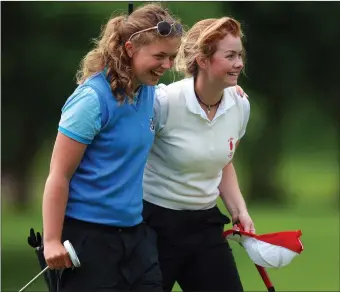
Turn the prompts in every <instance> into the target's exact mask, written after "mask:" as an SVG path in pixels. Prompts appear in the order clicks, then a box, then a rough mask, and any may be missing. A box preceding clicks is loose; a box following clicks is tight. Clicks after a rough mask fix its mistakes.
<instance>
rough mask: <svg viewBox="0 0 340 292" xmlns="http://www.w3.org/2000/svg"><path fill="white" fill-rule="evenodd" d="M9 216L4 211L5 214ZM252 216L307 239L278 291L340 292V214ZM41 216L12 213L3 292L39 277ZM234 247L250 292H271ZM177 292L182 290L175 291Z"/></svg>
mask: <svg viewBox="0 0 340 292" xmlns="http://www.w3.org/2000/svg"><path fill="white" fill-rule="evenodd" d="M306 208H307V207H306ZM311 208H312V207H311ZM31 210H32V209H31ZM316 211H317V210H316ZM7 212H8V211H7ZM7 212H6V210H4V209H3V213H5V214H6V213H7ZM251 212H252V215H253V219H254V221H255V222H256V226H257V233H259V234H260V233H269V232H276V231H283V230H291V229H296V228H300V229H301V230H302V232H303V235H302V237H301V239H302V242H303V244H304V248H305V250H304V251H303V252H302V254H301V255H300V256H298V257H297V258H295V259H294V260H293V261H292V263H291V264H290V265H289V266H287V267H284V268H282V269H279V270H273V269H269V270H268V272H269V275H270V278H271V280H272V282H273V284H274V285H275V288H276V290H277V291H339V274H340V272H339V217H338V213H335V212H334V213H329V212H321V213H320V214H319V215H318V214H317V212H315V216H310V215H307V213H306V212H302V211H301V212H299V210H294V212H292V210H288V209H282V210H279V209H275V210H274V211H272V212H270V211H269V210H268V209H261V208H251ZM299 213H300V214H301V215H300V216H299V215H298V214H299ZM309 214H311V213H309ZM39 216H40V210H36V211H35V212H33V211H31V213H30V214H22V215H21V216H18V215H17V216H10V214H9V213H8V214H6V220H3V222H2V234H3V235H4V234H5V235H6V236H3V238H2V269H1V272H2V291H18V290H19V288H21V287H22V286H23V285H24V284H26V282H28V281H29V280H30V279H31V278H33V276H35V275H36V274H37V273H38V272H39V266H38V262H37V260H36V258H35V254H34V251H33V249H32V248H30V247H29V246H28V244H27V239H26V238H27V235H28V231H29V228H30V227H35V228H37V229H39V227H40V226H41V219H40V218H39ZM228 228H229V226H228ZM316 231H317V232H316ZM231 247H232V249H233V252H234V255H235V258H236V262H237V265H238V268H239V271H240V274H241V278H242V282H243V285H244V288H245V291H266V288H265V286H264V284H263V282H262V280H261V278H260V276H259V275H258V273H257V270H256V268H255V266H254V265H253V263H252V262H251V261H250V259H249V258H248V257H247V255H246V253H245V251H244V250H243V249H242V248H241V247H240V246H239V245H237V244H235V243H231ZM19 263H20V264H19ZM27 291H46V288H45V284H44V282H43V279H39V280H37V282H36V283H34V284H33V285H32V286H31V287H30V288H29V289H28V290H27ZM173 291H181V290H180V289H179V287H178V286H175V287H174V290H173Z"/></svg>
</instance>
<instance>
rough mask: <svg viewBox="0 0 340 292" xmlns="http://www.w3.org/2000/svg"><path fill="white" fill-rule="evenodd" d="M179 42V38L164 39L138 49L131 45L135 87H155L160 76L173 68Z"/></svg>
mask: <svg viewBox="0 0 340 292" xmlns="http://www.w3.org/2000/svg"><path fill="white" fill-rule="evenodd" d="M180 42H181V40H180V38H179V37H165V38H158V39H157V40H156V41H154V42H152V43H150V44H148V45H142V46H140V47H139V48H138V49H136V48H134V47H133V45H132V46H131V48H130V49H129V52H130V53H131V57H132V72H133V76H134V83H135V84H134V85H135V87H136V86H138V85H139V84H146V85H156V84H157V83H158V81H159V79H160V78H161V76H162V75H163V74H164V73H165V72H166V71H167V70H169V69H170V68H171V67H172V66H173V63H174V59H175V57H176V55H177V51H178V48H179V46H180Z"/></svg>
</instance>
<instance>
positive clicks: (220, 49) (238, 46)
mask: <svg viewBox="0 0 340 292" xmlns="http://www.w3.org/2000/svg"><path fill="white" fill-rule="evenodd" d="M242 69H243V60H242V42H241V39H240V37H234V36H232V35H231V34H227V35H226V36H225V37H224V38H223V39H221V40H219V41H218V42H217V49H216V52H215V53H214V54H213V55H212V56H211V58H210V60H209V66H208V70H207V72H206V73H207V75H208V76H209V77H208V78H209V79H211V80H214V82H215V83H219V84H221V85H222V87H223V88H226V87H229V86H235V85H237V79H238V76H239V75H240V73H241V71H242Z"/></svg>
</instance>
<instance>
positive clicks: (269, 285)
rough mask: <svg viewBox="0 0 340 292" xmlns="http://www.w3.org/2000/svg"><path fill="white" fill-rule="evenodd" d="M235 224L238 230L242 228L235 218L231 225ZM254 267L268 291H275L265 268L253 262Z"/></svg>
mask: <svg viewBox="0 0 340 292" xmlns="http://www.w3.org/2000/svg"><path fill="white" fill-rule="evenodd" d="M235 224H236V225H237V228H239V229H240V230H243V227H242V225H241V222H240V221H238V220H237V221H236V222H234V223H233V225H235ZM255 267H256V269H257V271H258V272H259V274H260V276H261V278H262V280H263V282H264V284H265V285H266V287H267V290H268V292H275V288H274V286H273V284H272V282H271V281H270V279H269V275H268V273H267V271H266V269H265V268H264V267H262V266H259V265H257V264H255Z"/></svg>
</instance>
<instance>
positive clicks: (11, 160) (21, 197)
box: [1, 2, 117, 207]
mask: <svg viewBox="0 0 340 292" xmlns="http://www.w3.org/2000/svg"><path fill="white" fill-rule="evenodd" d="M1 4H2V5H1V8H2V9H1V28H2V52H1V59H2V80H1V81H2V109H3V111H2V137H3V139H2V142H3V143H2V151H3V152H2V153H5V155H2V173H1V175H2V185H3V186H4V187H5V189H9V192H8V193H9V195H10V196H11V199H12V200H13V202H15V203H16V205H17V207H24V206H25V204H26V202H27V200H28V195H29V183H30V180H31V178H30V177H29V170H30V167H31V165H32V163H33V160H34V158H35V155H36V153H37V151H39V149H41V147H42V145H43V144H44V142H45V141H46V140H49V139H51V133H53V134H52V135H55V134H56V129H57V125H58V122H59V118H60V110H61V107H62V105H63V103H64V101H65V100H66V98H67V97H68V95H69V94H70V93H71V92H72V91H73V89H74V88H75V86H76V84H75V79H74V76H75V71H76V68H77V66H78V64H79V61H80V59H81V57H82V56H83V55H84V54H85V53H86V52H87V50H88V49H89V47H90V44H89V40H90V39H91V38H93V37H94V36H97V35H98V34H99V30H100V26H101V24H103V22H104V21H105V20H104V11H100V10H97V14H96V13H93V12H92V11H91V12H92V13H89V10H90V9H91V6H90V5H88V4H86V3H78V2H68V3H63V2H59V3H58V2H52V3H51V2H50V3H48V2H2V3H1ZM110 5H111V7H112V3H111V4H106V5H105V6H106V8H108V7H109V6H110ZM116 7H117V4H116ZM107 11H112V10H107ZM98 12H100V13H98ZM106 16H108V15H107V12H106ZM61 19H62V21H61Z"/></svg>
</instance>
